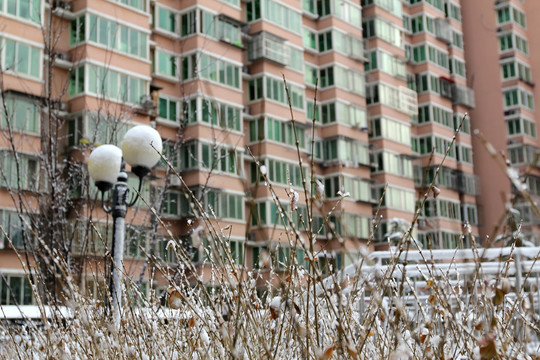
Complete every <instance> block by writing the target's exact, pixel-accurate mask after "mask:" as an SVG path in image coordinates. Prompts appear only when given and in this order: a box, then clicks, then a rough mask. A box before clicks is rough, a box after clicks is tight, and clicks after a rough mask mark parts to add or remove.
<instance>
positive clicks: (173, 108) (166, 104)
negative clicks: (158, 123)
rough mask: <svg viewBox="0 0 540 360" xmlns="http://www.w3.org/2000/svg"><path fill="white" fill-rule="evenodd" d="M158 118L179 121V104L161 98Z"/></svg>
mask: <svg viewBox="0 0 540 360" xmlns="http://www.w3.org/2000/svg"><path fill="white" fill-rule="evenodd" d="M158 116H159V117H160V118H163V119H167V120H171V121H178V102H177V101H176V100H173V99H169V98H163V97H160V98H159V100H158Z"/></svg>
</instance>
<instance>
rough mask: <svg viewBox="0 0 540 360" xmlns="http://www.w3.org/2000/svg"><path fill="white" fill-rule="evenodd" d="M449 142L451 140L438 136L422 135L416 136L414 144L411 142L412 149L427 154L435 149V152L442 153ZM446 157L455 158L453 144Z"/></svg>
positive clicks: (444, 152)
mask: <svg viewBox="0 0 540 360" xmlns="http://www.w3.org/2000/svg"><path fill="white" fill-rule="evenodd" d="M451 143H452V140H449V139H445V138H441V137H438V136H422V137H419V138H417V140H416V144H414V143H413V151H414V152H418V153H420V154H422V155H429V154H431V152H432V151H435V154H438V155H444V154H446V150H447V149H448V147H449V146H450V144H451ZM448 157H449V158H452V159H455V158H456V151H455V146H452V147H451V148H450V151H449V152H448Z"/></svg>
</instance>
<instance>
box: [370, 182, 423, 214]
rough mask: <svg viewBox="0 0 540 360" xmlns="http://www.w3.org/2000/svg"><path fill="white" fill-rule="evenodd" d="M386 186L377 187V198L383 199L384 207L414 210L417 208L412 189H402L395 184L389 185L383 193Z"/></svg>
mask: <svg viewBox="0 0 540 360" xmlns="http://www.w3.org/2000/svg"><path fill="white" fill-rule="evenodd" d="M383 190H384V188H376V189H375V194H376V199H381V198H382V200H381V202H382V204H381V205H382V207H389V208H394V209H397V210H402V211H407V212H411V213H412V212H414V210H415V193H414V191H411V190H405V189H400V188H397V187H393V186H388V187H387V188H386V192H385V194H384V197H382V195H383Z"/></svg>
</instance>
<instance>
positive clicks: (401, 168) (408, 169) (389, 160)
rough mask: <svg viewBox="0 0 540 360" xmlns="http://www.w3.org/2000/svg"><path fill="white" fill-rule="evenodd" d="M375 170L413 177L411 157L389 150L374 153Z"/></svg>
mask: <svg viewBox="0 0 540 360" xmlns="http://www.w3.org/2000/svg"><path fill="white" fill-rule="evenodd" d="M373 158H374V161H373V162H374V164H375V169H374V172H388V173H391V174H394V175H400V176H404V177H408V178H411V179H412V177H413V171H412V162H411V160H410V159H408V158H405V157H401V156H400V155H399V154H396V153H391V152H388V151H379V152H375V153H373Z"/></svg>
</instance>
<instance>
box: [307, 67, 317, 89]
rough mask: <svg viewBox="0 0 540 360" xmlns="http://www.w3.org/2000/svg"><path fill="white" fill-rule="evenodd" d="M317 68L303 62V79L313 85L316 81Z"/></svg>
mask: <svg viewBox="0 0 540 360" xmlns="http://www.w3.org/2000/svg"><path fill="white" fill-rule="evenodd" d="M318 72H319V70H318V68H317V67H315V66H312V65H308V64H305V65H304V80H305V81H306V83H308V84H311V85H315V84H316V83H317V74H318Z"/></svg>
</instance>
